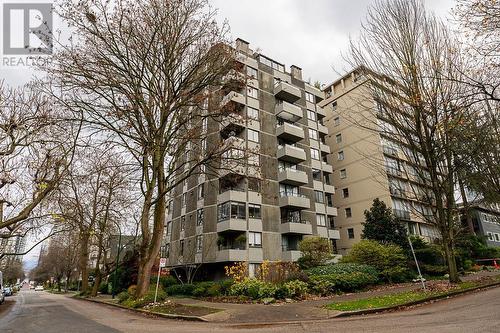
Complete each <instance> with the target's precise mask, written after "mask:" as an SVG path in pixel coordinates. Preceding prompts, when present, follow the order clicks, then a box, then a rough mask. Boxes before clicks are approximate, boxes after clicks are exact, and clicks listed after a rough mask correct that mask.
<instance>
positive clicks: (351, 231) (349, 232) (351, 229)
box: [347, 228, 354, 239]
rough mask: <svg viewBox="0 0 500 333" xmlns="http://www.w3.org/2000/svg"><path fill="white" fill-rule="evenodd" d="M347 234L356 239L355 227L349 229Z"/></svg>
mask: <svg viewBox="0 0 500 333" xmlns="http://www.w3.org/2000/svg"><path fill="white" fill-rule="evenodd" d="M347 236H348V237H349V239H354V228H348V229H347Z"/></svg>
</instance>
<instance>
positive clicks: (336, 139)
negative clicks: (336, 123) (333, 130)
mask: <svg viewBox="0 0 500 333" xmlns="http://www.w3.org/2000/svg"><path fill="white" fill-rule="evenodd" d="M335 142H337V143H341V142H342V134H340V133H339V134H337V135H335Z"/></svg>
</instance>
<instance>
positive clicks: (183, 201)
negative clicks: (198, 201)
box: [181, 193, 186, 207]
mask: <svg viewBox="0 0 500 333" xmlns="http://www.w3.org/2000/svg"><path fill="white" fill-rule="evenodd" d="M181 205H182V207H186V193H182V199H181Z"/></svg>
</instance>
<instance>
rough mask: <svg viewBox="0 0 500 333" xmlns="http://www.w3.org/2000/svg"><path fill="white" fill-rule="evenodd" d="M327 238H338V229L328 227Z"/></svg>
mask: <svg viewBox="0 0 500 333" xmlns="http://www.w3.org/2000/svg"><path fill="white" fill-rule="evenodd" d="M328 238H330V239H340V231H338V230H336V229H328Z"/></svg>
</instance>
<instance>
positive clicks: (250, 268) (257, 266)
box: [248, 264, 260, 278]
mask: <svg viewBox="0 0 500 333" xmlns="http://www.w3.org/2000/svg"><path fill="white" fill-rule="evenodd" d="M259 269H260V264H248V276H249V277H251V278H253V277H255V273H257V272H258V271H259Z"/></svg>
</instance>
